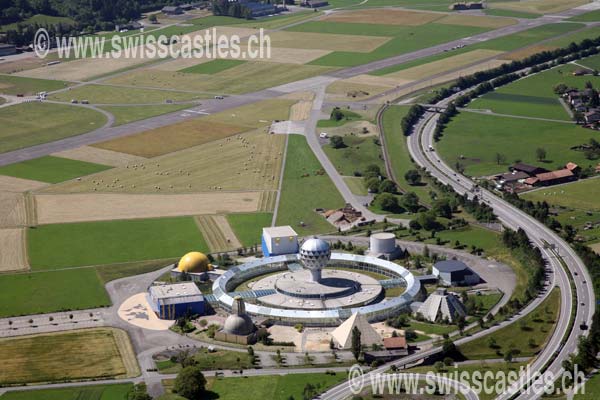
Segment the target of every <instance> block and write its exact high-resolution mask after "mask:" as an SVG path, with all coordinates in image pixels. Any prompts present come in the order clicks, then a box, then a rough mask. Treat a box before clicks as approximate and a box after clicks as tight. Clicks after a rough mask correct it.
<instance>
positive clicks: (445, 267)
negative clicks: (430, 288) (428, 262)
mask: <svg viewBox="0 0 600 400" xmlns="http://www.w3.org/2000/svg"><path fill="white" fill-rule="evenodd" d="M432 273H433V275H435V276H437V277H438V278H439V280H440V282H441V283H442V284H443V285H445V286H472V285H477V284H479V282H480V281H481V278H479V275H477V274H476V273H475V272H474V271H473V270H472V269H471V268H469V266H467V264H465V263H464V262H462V261H459V260H444V261H438V262H436V263H435V264H434V265H433V269H432Z"/></svg>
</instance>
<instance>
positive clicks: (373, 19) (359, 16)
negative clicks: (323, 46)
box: [320, 8, 475, 26]
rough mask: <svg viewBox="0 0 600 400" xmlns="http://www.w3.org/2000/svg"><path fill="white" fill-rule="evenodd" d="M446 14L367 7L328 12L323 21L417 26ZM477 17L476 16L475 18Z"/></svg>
mask: <svg viewBox="0 0 600 400" xmlns="http://www.w3.org/2000/svg"><path fill="white" fill-rule="evenodd" d="M444 17H445V15H444V14H440V13H430V12H420V11H407V10H400V9H381V8H379V9H377V8H376V9H366V10H360V11H354V10H352V11H342V12H336V13H333V14H328V15H326V16H325V17H323V18H321V19H320V20H321V21H331V22H349V23H367V24H368V23H371V24H384V25H385V24H389V25H404V26H416V25H423V24H427V23H429V22H433V21H436V20H439V19H441V18H444ZM473 19H475V18H473Z"/></svg>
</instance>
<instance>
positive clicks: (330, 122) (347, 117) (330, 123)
mask: <svg viewBox="0 0 600 400" xmlns="http://www.w3.org/2000/svg"><path fill="white" fill-rule="evenodd" d="M340 111H341V112H342V114H343V115H344V117H343V118H342V119H340V120H335V119H321V120H319V121H318V122H317V127H319V128H333V127H337V126H342V125H344V124H346V123H348V122H350V121H356V120H359V119H361V118H362V116H361V115H360V114H358V113H355V112H354V111H350V110H344V109H340Z"/></svg>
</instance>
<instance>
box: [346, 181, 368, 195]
mask: <svg viewBox="0 0 600 400" xmlns="http://www.w3.org/2000/svg"><path fill="white" fill-rule="evenodd" d="M344 182H346V185H348V188H349V189H350V191H351V192H352V193H354V194H356V195H359V196H366V195H368V194H369V192H368V190H367V188H366V187H365V180H364V179H363V178H362V177H359V176H345V177H344Z"/></svg>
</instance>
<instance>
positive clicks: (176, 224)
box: [28, 217, 207, 270]
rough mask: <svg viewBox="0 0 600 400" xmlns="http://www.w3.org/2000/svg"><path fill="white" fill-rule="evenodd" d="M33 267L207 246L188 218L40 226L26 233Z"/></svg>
mask: <svg viewBox="0 0 600 400" xmlns="http://www.w3.org/2000/svg"><path fill="white" fill-rule="evenodd" d="M28 247H29V261H30V264H31V266H32V268H33V269H34V270H50V269H56V268H68V267H78V266H87V265H102V264H114V263H120V262H130V261H143V260H154V259H164V258H171V257H181V256H182V255H184V254H185V253H187V252H189V251H192V250H197V251H206V250H207V245H206V243H205V241H204V239H203V237H202V235H201V233H200V231H199V230H198V227H197V226H196V223H195V222H194V220H193V218H191V217H180V218H157V219H140V220H119V221H102V222H88V223H72V224H56V225H43V226H38V227H37V228H35V229H30V230H29V231H28Z"/></svg>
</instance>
